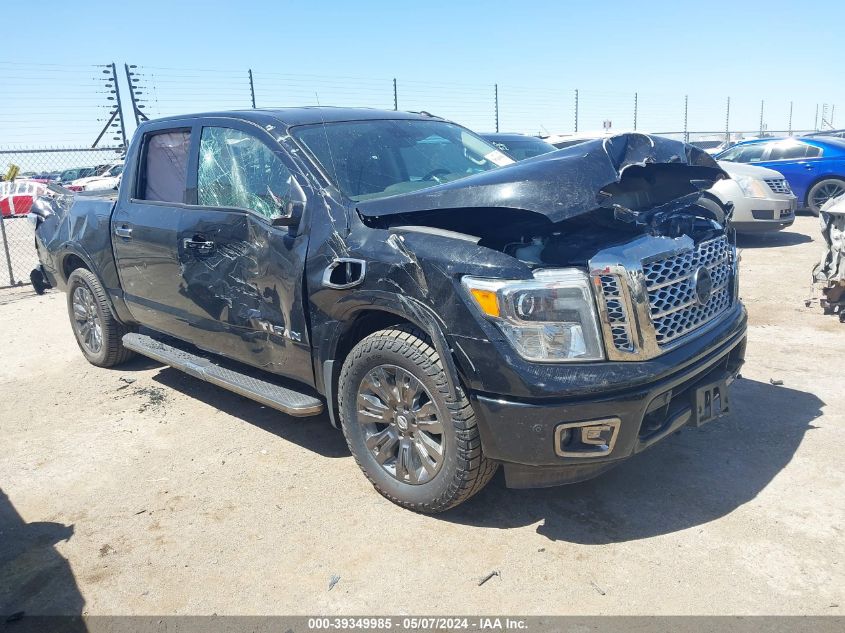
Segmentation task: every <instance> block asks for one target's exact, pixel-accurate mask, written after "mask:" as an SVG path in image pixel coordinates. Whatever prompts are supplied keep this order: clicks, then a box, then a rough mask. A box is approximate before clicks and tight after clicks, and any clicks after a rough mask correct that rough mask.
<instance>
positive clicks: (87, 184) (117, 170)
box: [70, 161, 123, 191]
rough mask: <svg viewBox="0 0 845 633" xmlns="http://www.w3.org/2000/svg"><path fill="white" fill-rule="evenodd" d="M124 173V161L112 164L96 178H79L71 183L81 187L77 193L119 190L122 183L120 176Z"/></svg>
mask: <svg viewBox="0 0 845 633" xmlns="http://www.w3.org/2000/svg"><path fill="white" fill-rule="evenodd" d="M122 173H123V161H119V162H116V163H112V164H110V165H107V166H106V167H105V168H103V169H102V170H100V172H99V173H98V174H97V175H96V176H88V177H87V178H77V179H76V180H74V181H71V183H70V184H71V185H73V186H74V187H80V189H78V190H77V191H99V190H101V189H117V185H118V184H119V183H120V175H121V174H122Z"/></svg>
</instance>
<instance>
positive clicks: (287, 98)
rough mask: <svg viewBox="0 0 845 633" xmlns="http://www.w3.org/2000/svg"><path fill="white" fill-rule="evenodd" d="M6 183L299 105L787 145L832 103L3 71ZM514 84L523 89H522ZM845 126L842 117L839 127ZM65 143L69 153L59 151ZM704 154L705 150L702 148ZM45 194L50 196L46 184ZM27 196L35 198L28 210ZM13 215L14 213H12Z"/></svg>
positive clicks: (0, 138) (3, 65) (14, 221)
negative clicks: (160, 125)
mask: <svg viewBox="0 0 845 633" xmlns="http://www.w3.org/2000/svg"><path fill="white" fill-rule="evenodd" d="M0 76H2V77H3V81H4V85H5V86H6V87H7V88H8V90H9V91H8V93H7V94H4V98H3V99H2V100H0V176H2V174H4V173H6V172H7V170H8V168H9V166H10V165H16V166H18V167H19V168H20V174H19V176H18V179H19V180H18V181H16V182H19V183H29V184H25V185H20V186H23V187H24V188H28V187H30V186H33V185H32V183H39V182H42V183H43V182H46V181H60V182H69V181H71V180H73V179H75V178H79V177H80V176H86V175H89V173H90V172H91V171H96V170H97V168H98V166H102V165H106V164H108V163H111V162H113V161H115V160H117V159H118V158H120V157H122V155H123V152H124V147H125V146H126V143H127V138H128V137H129V136H131V133H132V132H133V130H134V127H135V126H136V125H138V124H139V123H140V122H141V121H144V120H147V119H149V118H157V117H161V116H168V115H174V114H184V113H187V112H199V111H209V110H232V109H248V108H256V107H259V108H261V107H281V106H304V105H324V106H326V105H332V106H364V107H373V108H383V109H394V110H411V111H421V110H423V111H426V112H430V113H432V114H436V115H440V116H443V117H446V118H448V119H451V120H454V121H456V122H458V123H460V124H462V125H465V126H467V127H469V128H471V129H474V130H476V131H477V132H482V133H483V132H491V131H496V132H499V131H501V132H522V133H527V134H534V135H538V136H556V135H571V134H573V133H576V134H580V135H589V134H590V133H599V134H600V133H603V132H606V131H614V132H622V131H631V130H637V131H641V132H650V133H653V134H662V135H666V136H672V137H674V138H677V139H679V140H683V141H687V142H693V143H697V142H698V143H704V142H706V143H709V144H710V145H709V146H713V144H714V143H715V144H718V143H721V142H722V141H725V140H731V141H735V140H738V139H740V138H743V137H749V136H759V135H765V136H791V135H795V134H800V133H803V132H808V131H813V130H819V129H831V128H833V127H835V125H836V123H835V120H836V119H835V117H836V114H837V113H836V105H835V104H833V103H831V102H830V95H825V94H818V95H810V94H809V93H807V92H803V93H799V94H797V95H795V99H794V100H793V96H792V95H790V94H786V93H784V92H781V91H779V92H777V93H773V94H771V95H768V96H766V95H759V96H757V97H752V96H751V95H748V96H746V97H745V98H742V99H736V98H734V99H731V97H730V96H729V95H724V96H720V95H717V94H715V93H713V92H712V91H708V92H701V93H698V94H683V92H682V91H680V90H679V91H677V92H674V93H665V94H656V93H650V92H621V91H611V90H595V89H578V88H577V87H575V86H566V85H563V84H560V85H558V84H556V83H553V82H544V83H543V84H541V85H533V86H526V85H518V84H512V83H510V82H509V81H508V78H507V77H503V78H502V79H504V80H505V81H503V82H501V83H486V84H485V83H480V82H477V81H475V80H470V81H445V80H441V79H440V77H439V76H433V77H429V78H425V77H393V78H391V77H381V78H377V77H366V76H356V77H351V76H339V75H304V74H294V73H284V72H278V71H275V72H272V71H270V70H266V69H260V68H256V69H252V68H243V69H229V70H226V69H219V68H213V69H209V68H205V69H201V68H185V67H181V68H172V67H157V66H146V65H143V64H129V63H123V64H116V63H114V62H111V63H108V64H89V65H67V64H34V63H23V62H9V61H0ZM516 79H517V81H519V79H518V78H516ZM840 118H841V117H840ZM56 143H67V144H70V145H71V146H70V147H67V148H61V147H55V144H56ZM702 146H703V145H702ZM18 186H19V185H15V184H14V183H8V182H5V183H4V182H0V208H3V213H2V220H0V222H2V225H1V226H0V228H2V230H0V239H2V243H0V288H5V287H8V286H15V285H20V284H26V283H29V273H30V271H31V270H32V268H33V267H35V266H36V265H37V263H38V261H37V257H36V254H35V248H34V235H33V226H32V224H31V223H30V222H28V221H27V220H26V219H25V213H24V212H23V209H24V207H26V205H27V200H26V196H24V195H22V196H21V198H20V200H19V201H18V198H17V197H15V195H14V194H15V193H22V192H20V191H16V187H18ZM42 186H43V185H42ZM31 200H32V196H31V195H30V196H29V204H31ZM12 207H14V209H13V208H12Z"/></svg>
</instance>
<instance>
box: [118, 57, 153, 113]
mask: <svg viewBox="0 0 845 633" xmlns="http://www.w3.org/2000/svg"><path fill="white" fill-rule="evenodd" d="M123 67H124V68H125V69H126V83H127V85H128V86H129V99H130V100H131V101H132V116H134V117H135V125H139V124H140V123H141V119H143V120H144V121H149V120H150V118H149V117H148V116H147V115H146V114H144V113H143V112H141V106H140V105H138V95H137V94H135V88H137V86H135V85H133V84H134V83H135V82H136V81H138V80H137V79H135V73H133V72H132V71H130V70H129V69H130V68H137V66H136V65H134V64H133V65H132V66H130V65H129V64H123ZM139 94H140V93H139Z"/></svg>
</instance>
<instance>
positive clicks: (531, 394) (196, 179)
mask: <svg viewBox="0 0 845 633" xmlns="http://www.w3.org/2000/svg"><path fill="white" fill-rule="evenodd" d="M725 177H726V174H725V173H724V172H723V171H722V170H721V169H720V168H719V166H718V165H717V164H716V163H715V162H714V161H713V159H712V158H710V157H709V156H708V155H707V154H706V153H704V152H703V151H701V150H698V149H696V148H694V147H691V146H688V145H684V144H683V143H681V142H678V141H673V140H670V139H664V138H659V137H650V136H647V135H642V134H626V135H620V136H616V137H611V138H607V139H603V140H597V141H589V142H586V143H582V144H579V145H577V146H573V147H571V148H568V149H565V150H560V151H555V152H552V153H549V154H545V155H542V156H538V157H535V158H531V159H528V160H525V161H522V162H519V163H514V162H513V161H512V160H511V159H510V158H508V157H507V156H505V155H504V154H502V152H500V151H499V150H498V149H497V148H496V147H494V146H493V145H491V144H489V143H488V142H487V141H485V140H483V139H481V138H480V137H478V136H477V135H476V134H474V133H473V132H471V131H469V130H467V129H466V128H463V127H461V126H459V125H456V124H454V123H451V122H449V121H446V120H443V119H440V118H438V117H434V116H431V115H427V114H425V113H423V114H416V113H403V112H394V111H379V110H368V109H341V108H293V109H281V110H249V111H241V112H221V113H216V114H203V115H193V116H181V117H174V118H168V119H162V120H157V121H151V122H146V123H143V124H142V125H141V126H140V127H139V128H138V131H137V132H136V134H135V136H134V138H133V141H132V144H131V147H130V148H129V151H128V154H127V156H126V163H125V171H124V174H123V178H122V181H121V183H120V187H119V191H118V192H117V193H116V196H114V197H107V198H99V197H96V196H89V197H80V196H77V197H75V198H62V199H59V198H57V199H54V200H53V201H52V202H49V203H48V202H47V201H45V202H44V203H43V204H39V205H38V207H39V208H38V222H39V226H38V228H37V230H36V236H37V246H38V253H39V258H40V261H41V265H40V267H39V268H38V269H37V270H36V271H34V275H40V276H41V277H42V279H43V283H44V284H49V285H51V286H55V287H58V288H61V289H64V290H66V292H67V302H68V313H69V316H70V322H71V326H72V328H73V332H74V334H75V336H76V339H77V341H78V343H79V347H80V349H81V351H82V353H83V354H84V356H85V357H86V358H87V359H88V360H89V361H90V362H91V363H93V364H95V365H97V366H101V367H109V366H113V365H117V364H119V363H121V362H123V361H125V360H126V359H128V358H129V357H130V356H132V355H133V354H135V353H140V354H143V355H145V356H148V357H151V358H153V359H156V360H158V361H160V362H162V363H166V364H168V365H171V366H173V367H176V368H178V369H181V370H183V371H185V372H187V373H188V374H190V375H192V376H195V377H197V378H199V379H202V380H206V381H209V382H211V383H213V384H215V385H217V386H220V387H222V388H225V389H229V390H232V391H234V392H237V393H239V394H242V395H244V396H247V397H249V398H253V399H254V400H256V401H258V402H261V403H263V404H265V405H267V406H271V407H275V408H276V409H278V410H280V411H283V412H285V413H287V414H289V415H293V416H310V415H318V414H321V413H323V412H327V413H328V418H329V420H330V421H331V423H332V424H333V425H335V426H337V427H340V428H341V429H342V430H343V433H344V435H345V437H346V440H347V443H348V445H349V449H350V451H351V452H352V454H353V456H354V457H355V459H356V461H357V463H358V465H359V466H360V467H361V470H362V471H363V472H364V474H365V475H366V476H367V477H368V479H369V480H370V481H371V482H372V484H373V486H374V487H375V488H376V489H377V490H378V491H379V492H380V493H381V494H383V495H384V496H385V497H387V498H388V499H390V500H391V501H393V502H395V503H398V504H400V505H402V506H404V507H407V508H411V509H413V510H416V511H421V512H439V511H443V510H446V509H448V508H451V507H454V506H456V505H458V504H459V503H461V502H463V501H465V500H466V499H468V498H469V497H471V496H472V495H473V494H475V493H476V492H478V491H479V490H480V489H481V488H482V487H483V486H484V485H485V484H486V483H487V482H488V481H489V480H490V478H491V477H492V476H493V474H494V473H495V471H496V470H497V468H498V467H499V465H503V466H504V470H505V479H506V482H507V484H508V485H509V486H511V487H522V488H525V487H537V486H552V485H558V484H564V483H569V482H575V481H581V480H584V479H587V478H590V477H593V476H596V475H598V474H600V473H602V472H604V471H605V470H607V469H609V468H611V467H613V466H614V465H616V464H618V463H619V462H620V461H621V460H624V459H625V458H628V457H630V456H632V455H633V454H635V453H638V452H640V451H642V450H644V449H646V448H648V447H649V446H651V445H653V444H654V443H655V442H658V441H659V440H661V439H663V438H665V437H667V436H669V435H670V434H672V433H673V432H674V431H676V430H678V429H679V428H681V427H683V426H686V425H693V426H698V425H701V424H703V423H705V422H708V421H710V420H713V419H715V418H718V417H719V416H721V415H722V414H724V413H726V412H727V411H728V410H729V408H730V399H729V388H730V385H731V383H732V381H733V380H734V379H735V378H736V377H737V374H738V371H739V369H740V367H741V365H742V363H743V357H744V351H745V337H746V314H745V310H744V308H743V306H742V303H741V302H740V300H739V297H738V286H737V254H736V249H735V246H734V235H733V233H732V231H731V230H729V229H728V228H726V226H727V219H726V216H725V211H724V209H723V208H721V207H719V206H718V205H717V206H715V207H714V206H713V205H703V204H701V203H700V201H701V192H702V191H704V190H706V189H707V188H709V187H711V186H712V185H713V184H714V183H715V182H717V181H719V180H720V179H723V178H725ZM284 423H286V422H284V421H283V420H280V424H284Z"/></svg>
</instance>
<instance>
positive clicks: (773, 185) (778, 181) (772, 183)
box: [766, 178, 792, 193]
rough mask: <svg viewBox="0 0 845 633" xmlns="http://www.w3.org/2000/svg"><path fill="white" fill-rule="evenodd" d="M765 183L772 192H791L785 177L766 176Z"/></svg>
mask: <svg viewBox="0 0 845 633" xmlns="http://www.w3.org/2000/svg"><path fill="white" fill-rule="evenodd" d="M766 184H767V185H769V189H771V190H772V192H773V193H792V190H791V189H790V188H789V183H788V182H786V179H785V178H767V179H766Z"/></svg>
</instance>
